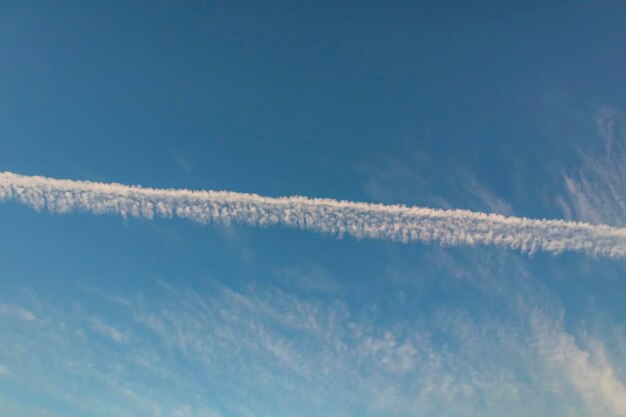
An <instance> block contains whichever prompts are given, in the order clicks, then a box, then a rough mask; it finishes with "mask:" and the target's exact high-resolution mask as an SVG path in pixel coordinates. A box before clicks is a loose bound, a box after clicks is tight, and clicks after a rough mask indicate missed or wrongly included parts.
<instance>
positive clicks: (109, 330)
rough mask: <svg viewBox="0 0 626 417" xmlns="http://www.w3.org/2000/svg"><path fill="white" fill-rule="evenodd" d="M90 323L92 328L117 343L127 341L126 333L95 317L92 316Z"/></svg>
mask: <svg viewBox="0 0 626 417" xmlns="http://www.w3.org/2000/svg"><path fill="white" fill-rule="evenodd" d="M90 324H91V327H92V329H93V330H95V331H96V332H98V333H100V334H101V335H103V336H106V337H108V338H109V339H112V340H114V341H116V342H118V343H125V342H127V341H128V335H127V334H126V333H123V332H122V331H120V330H119V329H117V328H116V327H114V326H112V325H110V324H107V323H105V322H103V321H102V320H100V319H99V318H97V317H93V318H92V319H91V320H90Z"/></svg>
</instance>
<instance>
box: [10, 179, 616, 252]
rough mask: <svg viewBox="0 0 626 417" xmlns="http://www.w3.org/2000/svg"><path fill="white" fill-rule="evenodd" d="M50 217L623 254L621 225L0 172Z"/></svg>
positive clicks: (20, 197)
mask: <svg viewBox="0 0 626 417" xmlns="http://www.w3.org/2000/svg"><path fill="white" fill-rule="evenodd" d="M1 200H16V201H18V202H20V203H23V204H26V205H28V206H30V207H32V208H34V209H36V210H42V209H44V208H47V209H48V210H49V211H50V212H53V213H68V212H71V211H87V212H91V213H95V214H105V213H112V214H120V215H122V216H124V217H126V216H132V217H144V218H147V219H152V218H154V217H155V216H160V217H166V218H169V217H172V216H174V215H175V216H177V217H180V218H187V219H191V220H194V221H197V222H200V223H204V224H206V223H211V222H215V223H222V224H229V223H243V224H249V225H256V226H268V225H275V224H278V225H284V226H288V227H296V228H300V229H305V230H312V231H316V232H321V233H328V234H333V235H339V236H342V235H352V236H355V237H357V238H377V239H388V240H393V241H401V242H410V241H422V242H432V241H434V242H439V243H440V244H442V245H451V246H452V245H454V246H456V245H476V244H484V245H497V246H503V247H507V248H512V249H519V250H521V251H523V252H534V251H538V250H542V251H547V252H553V253H559V252H563V251H581V252H585V253H587V254H590V255H596V256H607V257H612V258H622V257H625V256H626V228H623V229H619V228H613V227H609V226H605V225H591V224H585V223H577V222H567V221H562V220H535V219H528V218H522V217H506V216H503V215H498V214H486V213H481V212H472V211H468V210H437V209H430V208H421V207H405V206H393V205H382V204H368V203H357V202H349V201H337V200H330V199H316V198H307V197H280V198H271V197H262V196H259V195H256V194H244V193H235V192H228V191H190V190H171V189H153V188H143V187H138V186H126V185H121V184H115V183H96V182H88V181H73V180H58V179H52V178H44V177H38V176H23V175H17V174H13V173H9V172H5V173H0V201H1Z"/></svg>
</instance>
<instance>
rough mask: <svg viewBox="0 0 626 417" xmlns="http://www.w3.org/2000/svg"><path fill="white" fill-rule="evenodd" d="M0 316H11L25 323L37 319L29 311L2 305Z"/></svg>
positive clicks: (0, 306)
mask: <svg viewBox="0 0 626 417" xmlns="http://www.w3.org/2000/svg"><path fill="white" fill-rule="evenodd" d="M0 315H4V316H12V317H16V318H18V319H20V320H25V321H33V320H35V319H36V318H37V317H36V316H35V314H33V312H32V311H30V310H27V309H25V308H21V307H16V306H10V305H7V304H2V303H0Z"/></svg>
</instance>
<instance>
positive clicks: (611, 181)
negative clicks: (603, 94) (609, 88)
mask: <svg viewBox="0 0 626 417" xmlns="http://www.w3.org/2000/svg"><path fill="white" fill-rule="evenodd" d="M595 123H596V134H597V137H598V138H599V139H600V141H601V143H600V144H601V145H602V146H600V147H598V146H596V148H597V149H595V150H594V149H593V147H588V148H590V149H587V148H585V149H584V150H581V151H580V157H581V160H582V165H581V166H580V167H579V168H578V169H576V170H570V171H567V172H565V173H564V174H563V182H564V185H565V189H566V194H565V197H560V198H559V199H558V202H559V204H560V205H561V207H562V208H563V210H564V211H565V213H566V214H567V215H568V217H570V218H577V219H580V220H583V221H588V222H593V223H605V224H610V225H613V226H624V225H626V214H625V213H626V188H625V187H624V184H626V124H625V123H624V120H623V116H622V115H621V114H620V113H619V112H617V111H616V110H614V109H612V108H609V107H602V108H600V109H599V110H597V112H596V117H595Z"/></svg>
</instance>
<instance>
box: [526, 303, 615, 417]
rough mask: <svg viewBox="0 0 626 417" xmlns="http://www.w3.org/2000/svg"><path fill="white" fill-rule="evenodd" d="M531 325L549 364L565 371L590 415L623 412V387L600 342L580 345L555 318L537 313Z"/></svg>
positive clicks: (607, 414)
mask: <svg viewBox="0 0 626 417" xmlns="http://www.w3.org/2000/svg"><path fill="white" fill-rule="evenodd" d="M532 328H533V333H534V338H535V342H536V346H537V349H538V351H539V353H540V354H541V355H542V356H543V357H544V358H545V360H546V363H547V364H548V366H550V367H551V368H555V369H558V370H560V371H562V372H563V373H564V375H565V376H566V378H567V380H568V381H569V382H570V383H571V384H572V386H574V388H575V389H576V390H577V391H578V393H579V394H580V396H581V397H582V398H583V399H584V400H585V402H586V404H587V406H588V407H589V409H590V411H591V412H592V413H593V415H603V416H612V415H615V416H624V415H626V388H625V387H624V383H623V382H622V381H620V380H619V379H618V378H617V377H616V375H615V371H614V369H613V366H612V365H611V364H610V363H609V361H608V359H607V356H606V352H605V351H604V348H603V346H602V344H601V343H599V342H595V343H594V342H590V343H589V344H590V345H591V346H592V349H591V350H585V349H583V348H581V347H580V346H579V345H578V344H577V343H576V340H575V339H574V337H573V336H572V335H570V334H568V333H567V332H565V331H564V330H563V329H562V325H561V324H560V323H559V322H558V321H556V322H555V321H553V320H551V319H550V318H546V317H543V316H542V315H541V314H538V313H536V314H535V315H534V317H533V319H532Z"/></svg>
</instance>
